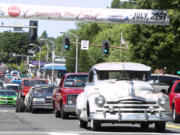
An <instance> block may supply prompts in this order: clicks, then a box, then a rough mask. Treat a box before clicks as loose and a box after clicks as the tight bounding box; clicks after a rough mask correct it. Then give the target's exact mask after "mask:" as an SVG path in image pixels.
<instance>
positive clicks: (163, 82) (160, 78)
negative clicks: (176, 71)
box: [151, 74, 180, 92]
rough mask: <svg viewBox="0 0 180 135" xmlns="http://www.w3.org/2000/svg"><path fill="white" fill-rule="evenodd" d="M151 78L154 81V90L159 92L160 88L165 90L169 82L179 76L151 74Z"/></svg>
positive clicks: (177, 78) (179, 78)
mask: <svg viewBox="0 0 180 135" xmlns="http://www.w3.org/2000/svg"><path fill="white" fill-rule="evenodd" d="M151 80H153V82H154V90H155V92H160V91H161V90H162V89H165V90H166V91H167V90H168V88H169V86H170V85H171V83H173V82H174V81H175V80H180V76H178V75H172V74H151Z"/></svg>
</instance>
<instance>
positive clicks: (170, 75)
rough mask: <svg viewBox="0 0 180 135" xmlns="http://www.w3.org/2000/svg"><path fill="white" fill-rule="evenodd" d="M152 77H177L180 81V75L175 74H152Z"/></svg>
mask: <svg viewBox="0 0 180 135" xmlns="http://www.w3.org/2000/svg"><path fill="white" fill-rule="evenodd" d="M151 76H164V77H166V76H167V77H176V78H179V79H180V76H178V75H173V74H151Z"/></svg>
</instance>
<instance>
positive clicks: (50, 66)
mask: <svg viewBox="0 0 180 135" xmlns="http://www.w3.org/2000/svg"><path fill="white" fill-rule="evenodd" d="M41 69H47V70H52V69H54V70H63V71H66V66H65V65H63V64H56V65H52V64H51V65H49V64H48V65H45V66H44V67H42V68H41Z"/></svg>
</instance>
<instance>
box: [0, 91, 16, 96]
mask: <svg viewBox="0 0 180 135" xmlns="http://www.w3.org/2000/svg"><path fill="white" fill-rule="evenodd" d="M0 95H2V96H14V95H16V92H15V91H0Z"/></svg>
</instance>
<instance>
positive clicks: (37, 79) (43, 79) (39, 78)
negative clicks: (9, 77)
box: [22, 78, 47, 81]
mask: <svg viewBox="0 0 180 135" xmlns="http://www.w3.org/2000/svg"><path fill="white" fill-rule="evenodd" d="M24 80H47V79H40V78H23V79H22V81H24Z"/></svg>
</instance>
